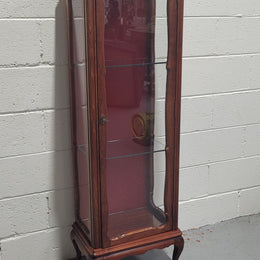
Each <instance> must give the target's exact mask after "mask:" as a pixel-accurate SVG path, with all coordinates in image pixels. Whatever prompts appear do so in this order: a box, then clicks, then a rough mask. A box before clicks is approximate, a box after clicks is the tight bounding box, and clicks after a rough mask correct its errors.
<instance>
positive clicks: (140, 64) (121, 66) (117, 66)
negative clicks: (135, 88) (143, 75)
mask: <svg viewBox="0 0 260 260" xmlns="http://www.w3.org/2000/svg"><path fill="white" fill-rule="evenodd" d="M157 64H166V61H157V62H144V63H136V64H123V65H108V66H106V68H124V67H138V66H150V65H157Z"/></svg>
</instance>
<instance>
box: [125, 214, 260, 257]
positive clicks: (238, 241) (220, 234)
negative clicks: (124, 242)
mask: <svg viewBox="0 0 260 260" xmlns="http://www.w3.org/2000/svg"><path fill="white" fill-rule="evenodd" d="M183 236H184V240H185V246H184V250H183V253H182V255H181V257H180V260H220V259H221V260H260V214H259V215H254V216H248V217H242V218H237V219H233V220H229V221H225V222H222V223H219V224H217V225H213V226H206V227H203V228H200V229H194V230H188V231H185V232H183ZM172 250H173V248H169V249H167V253H168V254H169V253H170V254H171V252H172ZM169 259H170V258H169V257H168V256H167V254H166V253H165V252H164V251H163V250H153V251H150V252H147V253H146V254H145V255H141V256H131V257H127V258H125V259H124V260H169Z"/></svg>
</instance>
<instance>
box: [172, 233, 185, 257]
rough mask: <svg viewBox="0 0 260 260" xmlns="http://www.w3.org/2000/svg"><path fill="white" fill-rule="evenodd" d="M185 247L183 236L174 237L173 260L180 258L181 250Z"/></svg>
mask: <svg viewBox="0 0 260 260" xmlns="http://www.w3.org/2000/svg"><path fill="white" fill-rule="evenodd" d="M183 247H184V240H183V237H182V236H180V237H176V238H175V239H174V251H173V256H172V260H178V259H179V257H180V255H181V252H182V250H183Z"/></svg>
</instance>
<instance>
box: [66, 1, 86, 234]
mask: <svg viewBox="0 0 260 260" xmlns="http://www.w3.org/2000/svg"><path fill="white" fill-rule="evenodd" d="M71 3H72V17H73V19H72V34H73V43H72V46H73V64H72V65H73V72H74V82H73V85H74V96H75V113H76V120H75V121H76V126H75V129H76V137H77V138H76V144H75V145H76V154H77V162H76V163H77V169H76V170H77V172H76V174H77V179H78V187H77V189H78V196H79V202H78V203H79V204H78V208H79V216H77V217H79V218H80V221H81V222H82V223H83V224H84V225H85V226H86V227H87V229H86V230H87V231H88V232H89V234H88V235H89V236H90V235H91V214H90V212H91V211H90V210H91V205H90V176H89V175H90V150H89V129H88V128H89V126H88V123H89V114H88V113H89V111H88V79H87V73H86V69H87V68H86V64H87V62H86V55H85V50H86V41H85V37H86V30H85V20H84V10H85V8H84V1H83V0H72V1H71Z"/></svg>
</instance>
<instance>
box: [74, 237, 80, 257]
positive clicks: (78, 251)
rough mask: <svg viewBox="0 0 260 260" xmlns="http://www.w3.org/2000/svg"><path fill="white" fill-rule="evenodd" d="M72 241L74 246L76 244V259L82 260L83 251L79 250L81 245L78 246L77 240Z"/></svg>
mask: <svg viewBox="0 0 260 260" xmlns="http://www.w3.org/2000/svg"><path fill="white" fill-rule="evenodd" d="M72 243H73V246H74V248H75V251H76V258H75V260H81V252H80V250H79V247H78V245H77V243H76V241H75V240H72Z"/></svg>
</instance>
